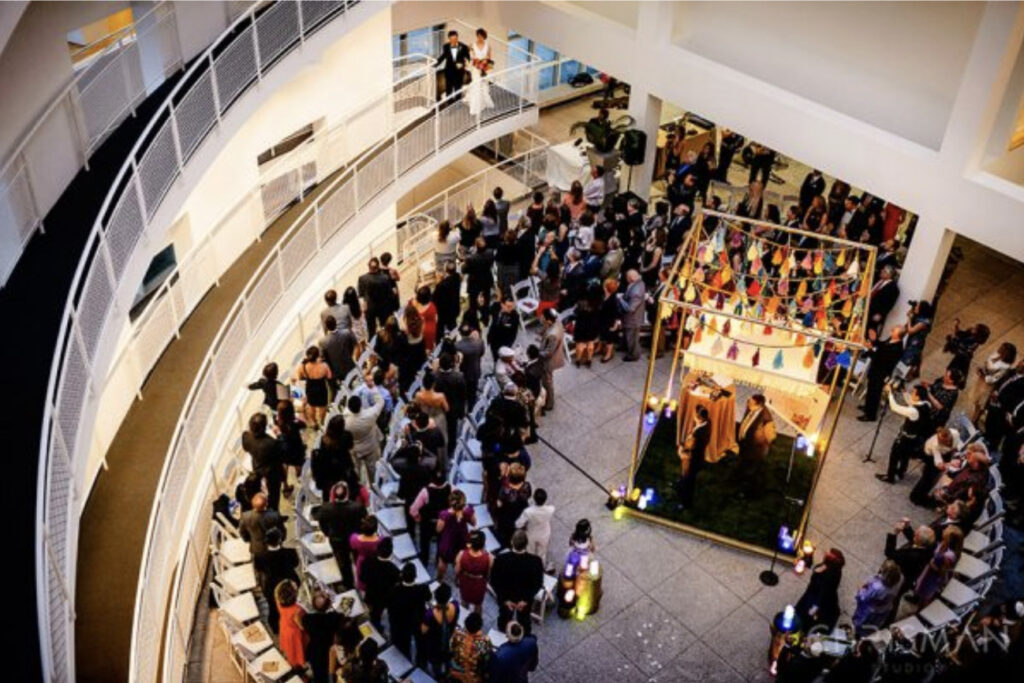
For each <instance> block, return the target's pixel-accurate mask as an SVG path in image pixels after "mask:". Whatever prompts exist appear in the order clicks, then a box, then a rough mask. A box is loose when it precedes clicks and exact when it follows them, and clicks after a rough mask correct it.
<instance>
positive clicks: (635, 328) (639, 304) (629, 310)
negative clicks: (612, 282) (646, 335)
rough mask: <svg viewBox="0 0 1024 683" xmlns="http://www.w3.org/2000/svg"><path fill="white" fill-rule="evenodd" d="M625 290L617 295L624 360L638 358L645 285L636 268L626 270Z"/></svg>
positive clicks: (645, 291) (645, 297) (645, 292)
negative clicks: (623, 341) (620, 316)
mask: <svg viewBox="0 0 1024 683" xmlns="http://www.w3.org/2000/svg"><path fill="white" fill-rule="evenodd" d="M626 282H627V283H628V284H627V285H626V292H625V294H620V295H619V310H620V311H622V334H623V336H624V337H625V338H626V355H625V356H624V357H623V358H622V360H624V361H634V360H640V328H641V327H643V324H644V309H645V306H644V303H645V302H646V299H647V287H645V286H644V281H643V280H641V279H640V273H638V272H637V271H636V270H629V271H627V272H626Z"/></svg>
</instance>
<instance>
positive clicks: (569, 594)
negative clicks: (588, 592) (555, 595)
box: [562, 588, 576, 603]
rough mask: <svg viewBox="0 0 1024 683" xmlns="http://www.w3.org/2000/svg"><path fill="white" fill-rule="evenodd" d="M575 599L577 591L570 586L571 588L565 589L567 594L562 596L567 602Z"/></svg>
mask: <svg viewBox="0 0 1024 683" xmlns="http://www.w3.org/2000/svg"><path fill="white" fill-rule="evenodd" d="M575 599H576V591H574V590H573V589H572V588H570V589H569V590H567V591H565V595H563V596H562V600H563V601H565V602H567V603H572V601H573V600H575Z"/></svg>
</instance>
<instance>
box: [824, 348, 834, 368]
mask: <svg viewBox="0 0 1024 683" xmlns="http://www.w3.org/2000/svg"><path fill="white" fill-rule="evenodd" d="M835 366H836V352H835V351H829V352H828V355H827V356H825V369H826V370H831V369H832V368H834V367H835Z"/></svg>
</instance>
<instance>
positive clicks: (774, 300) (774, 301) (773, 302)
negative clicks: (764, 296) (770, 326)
mask: <svg viewBox="0 0 1024 683" xmlns="http://www.w3.org/2000/svg"><path fill="white" fill-rule="evenodd" d="M779 303H780V302H779V297H777V296H773V297H771V298H770V299H768V304H767V305H766V306H765V307H764V312H765V314H767V315H775V313H776V312H777V311H778V310H779Z"/></svg>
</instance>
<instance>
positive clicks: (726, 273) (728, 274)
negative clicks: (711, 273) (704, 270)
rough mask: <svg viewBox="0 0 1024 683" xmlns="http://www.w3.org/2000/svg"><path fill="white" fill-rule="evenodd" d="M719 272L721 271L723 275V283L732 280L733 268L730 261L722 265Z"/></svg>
mask: <svg viewBox="0 0 1024 683" xmlns="http://www.w3.org/2000/svg"><path fill="white" fill-rule="evenodd" d="M719 273H721V275H722V284H723V285H725V284H728V283H730V282H732V268H731V267H730V266H729V264H728V263H727V264H725V265H724V266H722V269H721V270H720V271H719Z"/></svg>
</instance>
